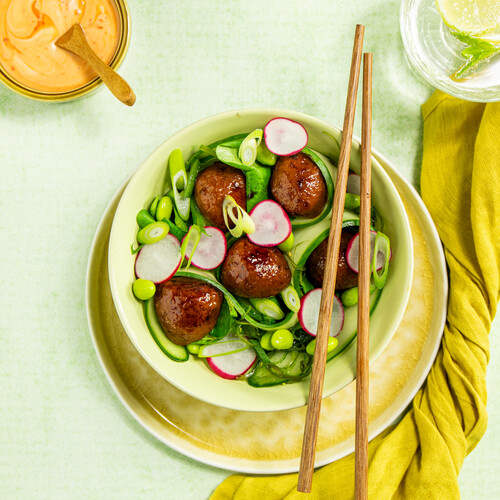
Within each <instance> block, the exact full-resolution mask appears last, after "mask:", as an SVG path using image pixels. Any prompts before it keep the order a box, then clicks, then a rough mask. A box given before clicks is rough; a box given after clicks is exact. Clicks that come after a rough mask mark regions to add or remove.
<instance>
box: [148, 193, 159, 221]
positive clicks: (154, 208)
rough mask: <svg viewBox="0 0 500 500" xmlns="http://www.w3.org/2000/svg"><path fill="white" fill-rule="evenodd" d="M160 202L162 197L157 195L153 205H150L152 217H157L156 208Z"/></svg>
mask: <svg viewBox="0 0 500 500" xmlns="http://www.w3.org/2000/svg"><path fill="white" fill-rule="evenodd" d="M159 201H160V195H159V194H157V195H156V196H155V199H154V200H153V201H152V202H151V205H149V213H150V214H151V217H155V216H156V207H157V206H158V202H159Z"/></svg>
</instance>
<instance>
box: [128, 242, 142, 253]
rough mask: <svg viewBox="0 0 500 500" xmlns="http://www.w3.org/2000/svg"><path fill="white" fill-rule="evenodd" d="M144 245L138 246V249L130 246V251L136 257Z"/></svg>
mask: <svg viewBox="0 0 500 500" xmlns="http://www.w3.org/2000/svg"><path fill="white" fill-rule="evenodd" d="M143 246H144V245H138V246H137V248H134V245H133V244H132V245H130V251H131V252H132V255H135V254H136V253H137V252H138V251H139V250H140V249H141V248H142V247H143Z"/></svg>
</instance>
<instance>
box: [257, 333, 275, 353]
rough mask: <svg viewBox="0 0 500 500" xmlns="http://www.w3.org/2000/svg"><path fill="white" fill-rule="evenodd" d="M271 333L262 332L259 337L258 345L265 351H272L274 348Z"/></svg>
mask: <svg viewBox="0 0 500 500" xmlns="http://www.w3.org/2000/svg"><path fill="white" fill-rule="evenodd" d="M272 335H273V334H272V333H264V335H262V337H261V338H260V347H262V349H265V350H266V351H272V350H273V349H274V347H273V346H272V345H271V337H272Z"/></svg>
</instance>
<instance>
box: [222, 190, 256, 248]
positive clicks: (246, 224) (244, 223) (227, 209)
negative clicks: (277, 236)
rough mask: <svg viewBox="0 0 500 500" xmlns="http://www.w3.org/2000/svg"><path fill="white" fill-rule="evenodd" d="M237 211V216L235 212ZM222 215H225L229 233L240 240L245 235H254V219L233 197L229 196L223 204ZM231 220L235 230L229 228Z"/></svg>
mask: <svg viewBox="0 0 500 500" xmlns="http://www.w3.org/2000/svg"><path fill="white" fill-rule="evenodd" d="M235 210H236V215H235V214H234V211H235ZM222 214H223V215H224V223H225V224H226V227H227V229H228V230H229V232H230V233H231V234H232V235H233V236H234V237H235V238H239V237H240V236H241V235H242V234H243V233H247V234H252V233H253V232H255V223H254V221H253V220H252V218H251V217H250V216H249V215H248V214H247V212H246V211H245V210H243V209H242V208H241V207H240V206H239V205H238V203H236V201H235V199H234V198H233V197H232V196H229V195H227V196H226V197H225V198H224V202H223V204H222ZM228 217H229V219H231V221H232V222H233V224H234V227H233V228H230V227H229V221H228Z"/></svg>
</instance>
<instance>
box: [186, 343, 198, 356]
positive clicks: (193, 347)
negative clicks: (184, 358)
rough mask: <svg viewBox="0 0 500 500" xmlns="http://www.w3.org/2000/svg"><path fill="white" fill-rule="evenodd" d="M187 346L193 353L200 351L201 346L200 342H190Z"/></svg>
mask: <svg viewBox="0 0 500 500" xmlns="http://www.w3.org/2000/svg"><path fill="white" fill-rule="evenodd" d="M186 347H187V350H188V352H189V353H191V354H198V353H199V352H200V346H199V345H198V344H188V345H187V346H186Z"/></svg>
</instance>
